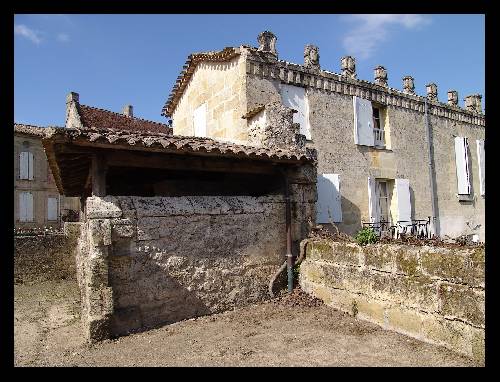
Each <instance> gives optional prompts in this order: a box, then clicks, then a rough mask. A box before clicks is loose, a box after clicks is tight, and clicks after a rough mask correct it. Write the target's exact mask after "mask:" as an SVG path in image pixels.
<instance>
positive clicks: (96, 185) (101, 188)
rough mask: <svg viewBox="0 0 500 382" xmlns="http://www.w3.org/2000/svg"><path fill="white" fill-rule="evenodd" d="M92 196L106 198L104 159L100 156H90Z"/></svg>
mask: <svg viewBox="0 0 500 382" xmlns="http://www.w3.org/2000/svg"><path fill="white" fill-rule="evenodd" d="M91 173H92V195H94V196H106V158H105V157H104V156H103V155H102V154H95V155H93V156H92V167H91Z"/></svg>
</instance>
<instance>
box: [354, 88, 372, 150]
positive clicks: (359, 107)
mask: <svg viewBox="0 0 500 382" xmlns="http://www.w3.org/2000/svg"><path fill="white" fill-rule="evenodd" d="M352 100H353V106H354V143H356V144H357V145H363V146H374V145H375V138H374V136H373V109H372V103H371V102H370V101H368V100H366V99H363V98H359V97H356V96H354V97H353V99H352Z"/></svg>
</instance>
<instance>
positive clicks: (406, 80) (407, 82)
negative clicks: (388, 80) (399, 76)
mask: <svg viewBox="0 0 500 382" xmlns="http://www.w3.org/2000/svg"><path fill="white" fill-rule="evenodd" d="M403 93H407V94H415V79H414V78H413V77H412V76H404V77H403Z"/></svg>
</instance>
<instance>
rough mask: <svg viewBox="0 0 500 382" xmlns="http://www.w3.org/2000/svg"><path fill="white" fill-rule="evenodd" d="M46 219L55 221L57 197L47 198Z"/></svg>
mask: <svg viewBox="0 0 500 382" xmlns="http://www.w3.org/2000/svg"><path fill="white" fill-rule="evenodd" d="M47 220H48V221H57V198H54V197H50V198H48V199H47Z"/></svg>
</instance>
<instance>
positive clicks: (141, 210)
mask: <svg viewBox="0 0 500 382" xmlns="http://www.w3.org/2000/svg"><path fill="white" fill-rule="evenodd" d="M163 199H167V198H156V197H150V198H146V197H138V196H134V197H132V201H133V203H134V207H135V209H136V212H137V218H141V217H145V216H164V215H165V214H172V213H171V212H170V211H169V210H168V206H165V204H164V203H163ZM168 199H176V198H168ZM187 203H189V202H187Z"/></svg>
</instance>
